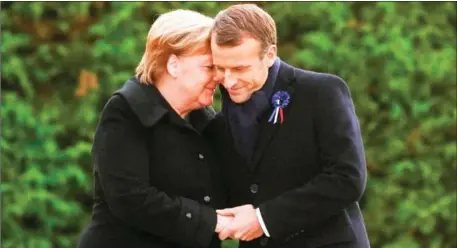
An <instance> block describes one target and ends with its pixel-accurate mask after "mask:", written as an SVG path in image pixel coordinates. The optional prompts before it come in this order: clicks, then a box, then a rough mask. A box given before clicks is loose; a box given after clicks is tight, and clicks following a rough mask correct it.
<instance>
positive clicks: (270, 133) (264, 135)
mask: <svg viewBox="0 0 457 248" xmlns="http://www.w3.org/2000/svg"><path fill="white" fill-rule="evenodd" d="M276 80H277V81H276V84H275V88H274V91H273V93H274V92H276V91H279V90H284V91H287V92H288V93H289V94H290V96H291V99H292V101H291V103H290V105H293V99H294V98H293V94H294V91H295V89H294V88H295V86H296V84H295V81H296V75H295V69H294V68H293V67H292V66H290V65H288V64H287V63H285V62H283V61H281V65H280V67H279V73H278V78H277V79H276ZM289 110H290V106H289V107H288V108H285V109H284V115H285V116H287V114H288V112H289ZM272 111H273V106H272V105H270V108H269V110H268V111H266V112H265V113H264V114H263V116H262V118H261V120H260V123H261V128H260V133H259V139H258V140H257V146H256V149H255V151H254V154H253V160H252V163H251V164H250V166H251V169H252V170H254V169H255V168H256V166H257V164H258V163H259V162H260V159H261V158H262V156H263V155H264V152H265V149H266V148H267V147H268V145H269V143H270V141H271V140H272V138H273V137H274V135H275V134H276V133H277V132H278V130H279V128H280V126H281V125H280V124H272V123H269V122H268V118H269V116H270V115H271V112H272Z"/></svg>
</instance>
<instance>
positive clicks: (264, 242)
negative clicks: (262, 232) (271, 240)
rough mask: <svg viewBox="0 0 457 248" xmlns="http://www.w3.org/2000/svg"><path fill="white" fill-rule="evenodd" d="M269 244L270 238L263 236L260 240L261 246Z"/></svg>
mask: <svg viewBox="0 0 457 248" xmlns="http://www.w3.org/2000/svg"><path fill="white" fill-rule="evenodd" d="M267 244H268V238H262V239H261V240H260V245H261V246H266V245H267Z"/></svg>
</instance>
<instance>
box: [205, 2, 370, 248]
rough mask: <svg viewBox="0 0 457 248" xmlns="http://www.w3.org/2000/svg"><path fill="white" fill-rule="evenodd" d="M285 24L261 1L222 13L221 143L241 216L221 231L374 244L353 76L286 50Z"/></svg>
mask: <svg viewBox="0 0 457 248" xmlns="http://www.w3.org/2000/svg"><path fill="white" fill-rule="evenodd" d="M276 45H277V38H276V24H275V22H274V20H273V19H272V18H271V16H270V15H269V14H268V13H266V12H265V11H263V10H262V9H261V8H259V7H257V6H256V5H253V4H239V5H234V6H231V7H230V8H228V9H226V10H223V11H221V12H220V13H219V14H218V15H217V16H216V17H215V25H214V27H213V30H212V38H211V49H212V53H213V62H214V65H215V69H216V73H217V74H216V80H217V81H219V82H221V84H222V86H223V87H221V92H222V100H223V107H222V115H223V118H222V119H220V120H223V121H221V122H220V123H221V124H222V125H224V132H222V134H220V137H222V138H223V139H221V142H220V148H221V149H220V150H221V151H222V156H224V161H225V162H226V168H225V179H226V182H225V183H226V184H227V188H228V192H229V195H230V199H231V206H233V208H227V209H223V210H218V214H220V215H227V216H233V217H234V219H233V221H232V222H231V223H230V225H228V226H226V227H225V229H223V230H222V231H221V232H220V233H219V237H220V238H221V239H226V238H227V237H231V238H234V239H240V240H241V242H240V246H241V247H259V246H268V247H286V248H293V247H309V248H313V247H341V248H343V247H344V248H350V247H351V248H352V247H353V248H367V247H369V246H370V245H369V241H368V237H367V232H366V228H365V224H364V220H363V217H362V213H361V210H360V208H359V204H358V201H359V199H360V198H361V197H362V195H363V192H364V190H365V185H366V164H365V153H364V148H363V142H362V137H361V132H360V127H359V123H358V120H357V116H356V114H355V110H354V105H353V102H352V99H351V95H350V92H349V90H348V87H347V85H346V83H345V82H344V81H343V80H342V79H341V78H339V77H337V76H334V75H330V74H326V73H317V72H311V71H305V70H301V69H298V68H294V67H292V66H290V65H288V64H286V63H284V62H283V61H281V60H280V59H279V58H278V57H277V46H276Z"/></svg>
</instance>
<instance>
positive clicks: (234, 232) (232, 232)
mask: <svg viewBox="0 0 457 248" xmlns="http://www.w3.org/2000/svg"><path fill="white" fill-rule="evenodd" d="M216 212H217V213H218V214H220V215H223V216H232V217H234V218H233V221H232V222H231V223H230V225H229V226H227V227H226V228H224V229H223V230H222V231H221V232H220V233H219V239H220V240H225V239H226V238H227V237H231V238H233V239H239V240H243V241H251V240H253V239H256V238H258V237H260V236H262V235H263V230H262V227H261V226H260V223H259V220H258V219H257V215H256V212H255V209H254V207H253V206H252V205H251V204H248V205H243V206H239V207H235V208H227V209H222V210H216Z"/></svg>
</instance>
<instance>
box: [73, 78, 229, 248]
mask: <svg viewBox="0 0 457 248" xmlns="http://www.w3.org/2000/svg"><path fill="white" fill-rule="evenodd" d="M214 116H215V112H214V110H212V109H210V108H206V109H202V110H196V111H193V112H191V113H190V114H189V122H186V121H185V120H183V119H182V118H180V117H179V116H178V115H177V114H176V112H174V111H173V110H172V108H171V107H170V106H169V105H168V103H167V102H166V101H165V100H164V99H163V97H162V96H161V94H160V93H159V91H158V90H157V89H156V88H155V87H154V86H146V85H142V84H139V82H138V81H137V80H136V79H135V78H132V79H131V80H129V81H127V82H126V84H125V85H124V87H123V88H122V89H121V90H119V91H118V92H116V93H115V94H114V95H113V96H112V97H111V99H109V101H108V102H107V104H106V106H105V107H104V109H103V112H102V114H101V118H100V122H99V125H98V127H97V130H96V134H95V141H94V145H93V150H92V153H93V163H94V196H95V197H94V198H95V199H94V200H95V204H94V207H93V214H92V222H91V223H90V224H89V226H88V227H87V228H86V229H85V230H84V232H83V234H82V235H81V238H80V242H79V247H80V248H104V247H106V248H116V247H119V248H121V247H122V248H142V247H154V248H159V247H214V248H215V247H220V241H219V239H218V238H217V235H216V234H215V233H214V230H215V226H216V212H215V209H216V208H223V207H224V206H225V201H226V200H225V198H224V196H223V193H222V190H221V189H220V186H221V184H220V176H221V174H220V173H219V169H218V168H219V167H218V166H219V163H218V160H217V158H216V156H215V153H214V151H213V150H212V147H211V146H209V145H208V142H207V141H206V140H205V134H204V133H202V130H203V129H204V127H205V126H206V125H207V124H208V123H209V121H210V120H211V119H212V118H213V117H214Z"/></svg>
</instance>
